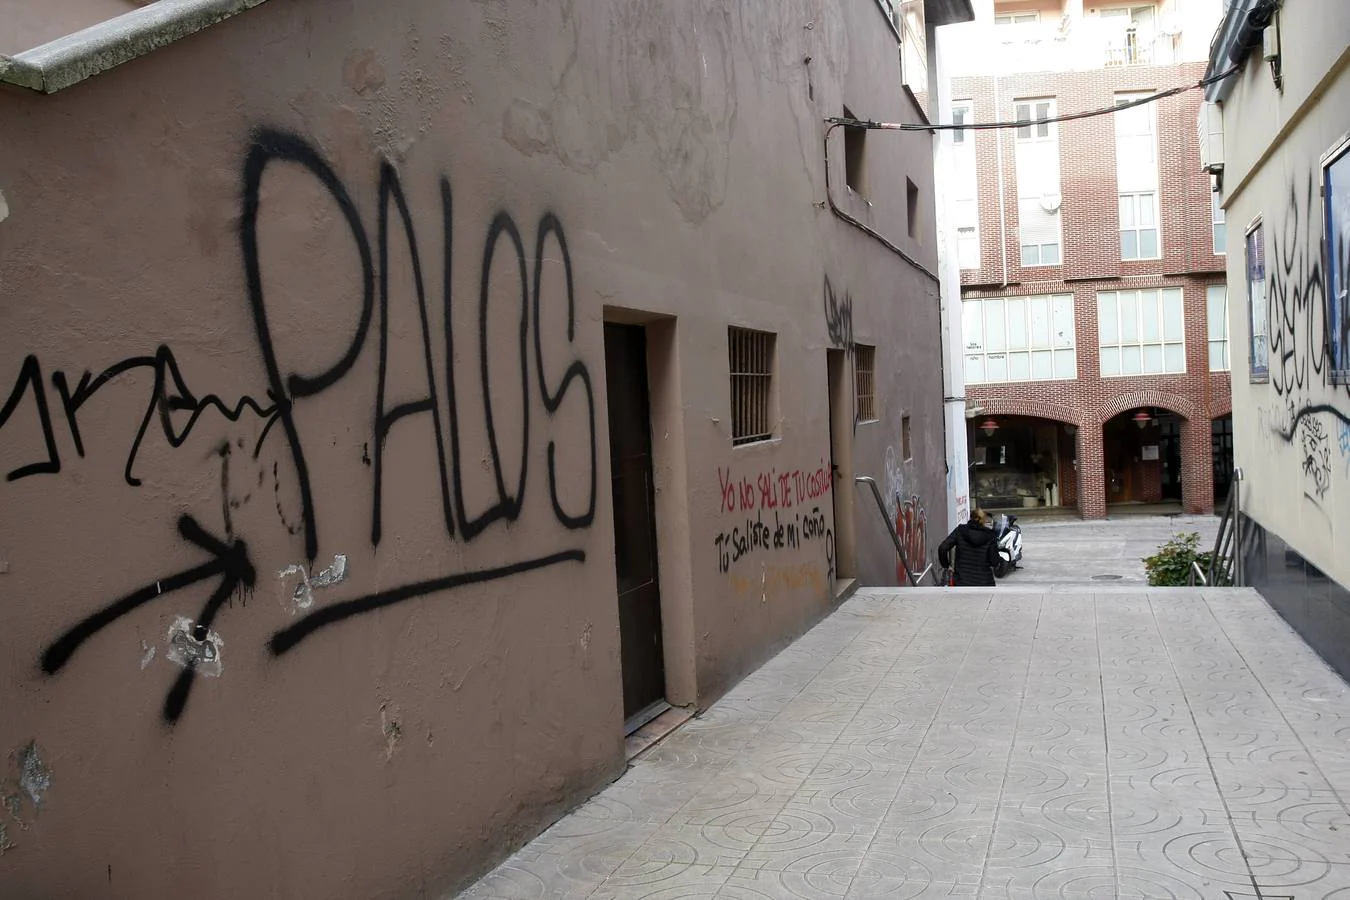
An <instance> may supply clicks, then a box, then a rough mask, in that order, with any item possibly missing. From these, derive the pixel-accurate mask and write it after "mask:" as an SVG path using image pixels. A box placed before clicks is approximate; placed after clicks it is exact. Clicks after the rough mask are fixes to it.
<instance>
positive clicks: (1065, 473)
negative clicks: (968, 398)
mask: <svg viewBox="0 0 1350 900" xmlns="http://www.w3.org/2000/svg"><path fill="white" fill-rule="evenodd" d="M1074 431H1075V429H1074V426H1072V425H1066V424H1064V423H1063V422H1059V421H1056V420H1054V419H1045V418H1040V417H1037V416H1020V415H988V414H985V415H981V416H977V417H976V418H975V419H973V420H971V421H970V423H969V424H968V426H967V428H966V434H967V443H968V447H967V450H968V456H967V459H969V460H970V497H971V506H972V507H974V506H980V507H982V508H984V509H987V510H1006V509H1036V508H1046V507H1061V506H1073V505H1074V503H1076V501H1077V497H1078V482H1077V474H1076V471H1077V470H1076V458H1077V450H1076V444H1075V438H1074Z"/></svg>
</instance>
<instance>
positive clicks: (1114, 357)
mask: <svg viewBox="0 0 1350 900" xmlns="http://www.w3.org/2000/svg"><path fill="white" fill-rule="evenodd" d="M1101 359H1102V375H1103V376H1107V375H1119V374H1120V349H1119V348H1118V347H1103V348H1102V357H1101Z"/></svg>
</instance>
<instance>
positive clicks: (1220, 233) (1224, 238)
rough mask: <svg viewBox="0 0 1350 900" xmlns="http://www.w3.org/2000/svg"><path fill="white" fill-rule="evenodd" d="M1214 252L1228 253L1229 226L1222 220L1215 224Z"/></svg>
mask: <svg viewBox="0 0 1350 900" xmlns="http://www.w3.org/2000/svg"><path fill="white" fill-rule="evenodd" d="M1214 252H1215V253H1216V254H1218V255H1220V256H1226V255H1227V254H1228V226H1227V225H1225V224H1224V223H1222V222H1218V223H1216V224H1215V225H1214Z"/></svg>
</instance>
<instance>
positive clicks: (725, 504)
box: [717, 460, 833, 513]
mask: <svg viewBox="0 0 1350 900" xmlns="http://www.w3.org/2000/svg"><path fill="white" fill-rule="evenodd" d="M717 483H718V486H719V487H720V488H721V492H722V512H724V513H729V512H737V511H741V512H746V511H750V510H754V509H791V508H792V507H794V506H800V505H803V504H805V503H807V502H808V501H813V500H818V499H820V498H821V497H823V496H825V495H826V494H828V493H829V492H830V488H831V487H832V486H833V479H832V478H831V477H830V467H829V466H828V465H826V464H825V461H824V460H821V462H820V465H819V466H817V467H816V468H815V469H791V470H787V471H783V472H780V471H778V469H776V468H775V469H769V470H767V471H763V472H757V473H754V474H753V475H740V476H737V475H735V474H733V472H732V470H731V469H730V468H726V469H723V468H722V467H720V466H719V467H718V469H717Z"/></svg>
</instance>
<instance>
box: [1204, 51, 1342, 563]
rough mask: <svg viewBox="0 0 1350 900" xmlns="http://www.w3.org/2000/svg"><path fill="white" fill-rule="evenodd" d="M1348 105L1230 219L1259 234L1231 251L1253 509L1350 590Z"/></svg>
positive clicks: (1321, 107) (1329, 100)
mask: <svg viewBox="0 0 1350 900" xmlns="http://www.w3.org/2000/svg"><path fill="white" fill-rule="evenodd" d="M1257 87H1261V85H1257ZM1244 90H1247V89H1246V88H1244ZM1346 97H1350V83H1347V82H1346V79H1345V77H1344V76H1342V77H1341V79H1340V84H1339V86H1338V87H1337V88H1336V89H1335V90H1333V91H1332V92H1331V93H1329V94H1327V95H1326V96H1325V97H1323V98H1321V100H1320V102H1319V103H1318V104H1317V107H1318V108H1317V111H1316V112H1315V113H1313V114H1312V115H1310V116H1309V117H1308V120H1307V121H1306V122H1304V123H1302V124H1301V125H1300V126H1299V128H1298V129H1296V130H1295V131H1294V132H1293V133H1292V134H1291V135H1290V136H1289V137H1288V139H1287V141H1286V143H1285V144H1283V145H1282V146H1281V147H1280V148H1279V152H1278V153H1277V154H1275V155H1274V156H1272V158H1271V160H1270V161H1269V162H1267V163H1265V164H1264V165H1263V166H1261V168H1259V169H1258V170H1256V171H1255V172H1254V173H1253V175H1252V180H1251V183H1250V185H1249V187H1248V188H1247V189H1246V190H1245V191H1244V192H1243V193H1241V194H1239V195H1238V196H1237V197H1236V198H1235V199H1234V200H1233V203H1232V210H1231V211H1230V213H1229V221H1230V222H1235V221H1237V222H1247V223H1250V224H1249V226H1248V228H1247V230H1246V232H1245V234H1242V235H1240V236H1237V237H1235V239H1233V240H1230V242H1229V246H1230V260H1229V285H1230V296H1234V297H1238V298H1242V299H1243V300H1245V302H1241V303H1233V304H1231V305H1230V307H1231V312H1230V326H1231V328H1232V333H1233V336H1234V343H1235V346H1234V350H1233V353H1232V358H1233V366H1234V378H1233V381H1234V388H1233V393H1234V412H1233V422H1234V429H1235V448H1236V449H1235V461H1236V463H1237V465H1238V466H1240V467H1241V468H1242V469H1243V473H1244V475H1245V480H1244V483H1243V490H1244V492H1245V494H1246V500H1245V502H1244V504H1243V506H1244V509H1246V510H1247V511H1248V513H1249V515H1251V516H1252V517H1253V518H1255V519H1256V520H1257V521H1259V522H1260V524H1261V525H1263V526H1264V527H1265V528H1266V529H1268V530H1269V531H1270V532H1272V533H1273V534H1275V535H1277V536H1278V537H1279V538H1281V539H1283V540H1284V541H1285V542H1287V543H1288V544H1289V545H1290V546H1292V547H1295V548H1296V549H1297V550H1298V552H1300V553H1302V554H1303V555H1304V556H1305V557H1307V559H1308V560H1309V562H1310V563H1312V564H1315V565H1317V566H1320V567H1322V568H1323V570H1324V571H1325V572H1326V573H1327V574H1329V575H1331V577H1333V578H1335V579H1336V580H1338V581H1339V582H1340V583H1341V584H1350V566H1347V563H1346V560H1345V557H1344V553H1343V552H1338V549H1337V548H1343V547H1344V546H1345V543H1346V541H1347V540H1350V526H1347V525H1346V523H1345V509H1346V504H1347V502H1350V310H1348V309H1347V303H1346V293H1345V291H1346V287H1345V286H1346V283H1347V282H1346V272H1347V268H1348V267H1350V156H1348V155H1346V153H1345V152H1344V145H1343V136H1344V133H1345V127H1346V124H1345V118H1344V116H1343V115H1341V112H1340V111H1341V109H1343V103H1344V100H1345V99H1346ZM1338 103H1341V104H1342V106H1339V107H1338V106H1337V104H1338ZM1243 108H1245V107H1243Z"/></svg>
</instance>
